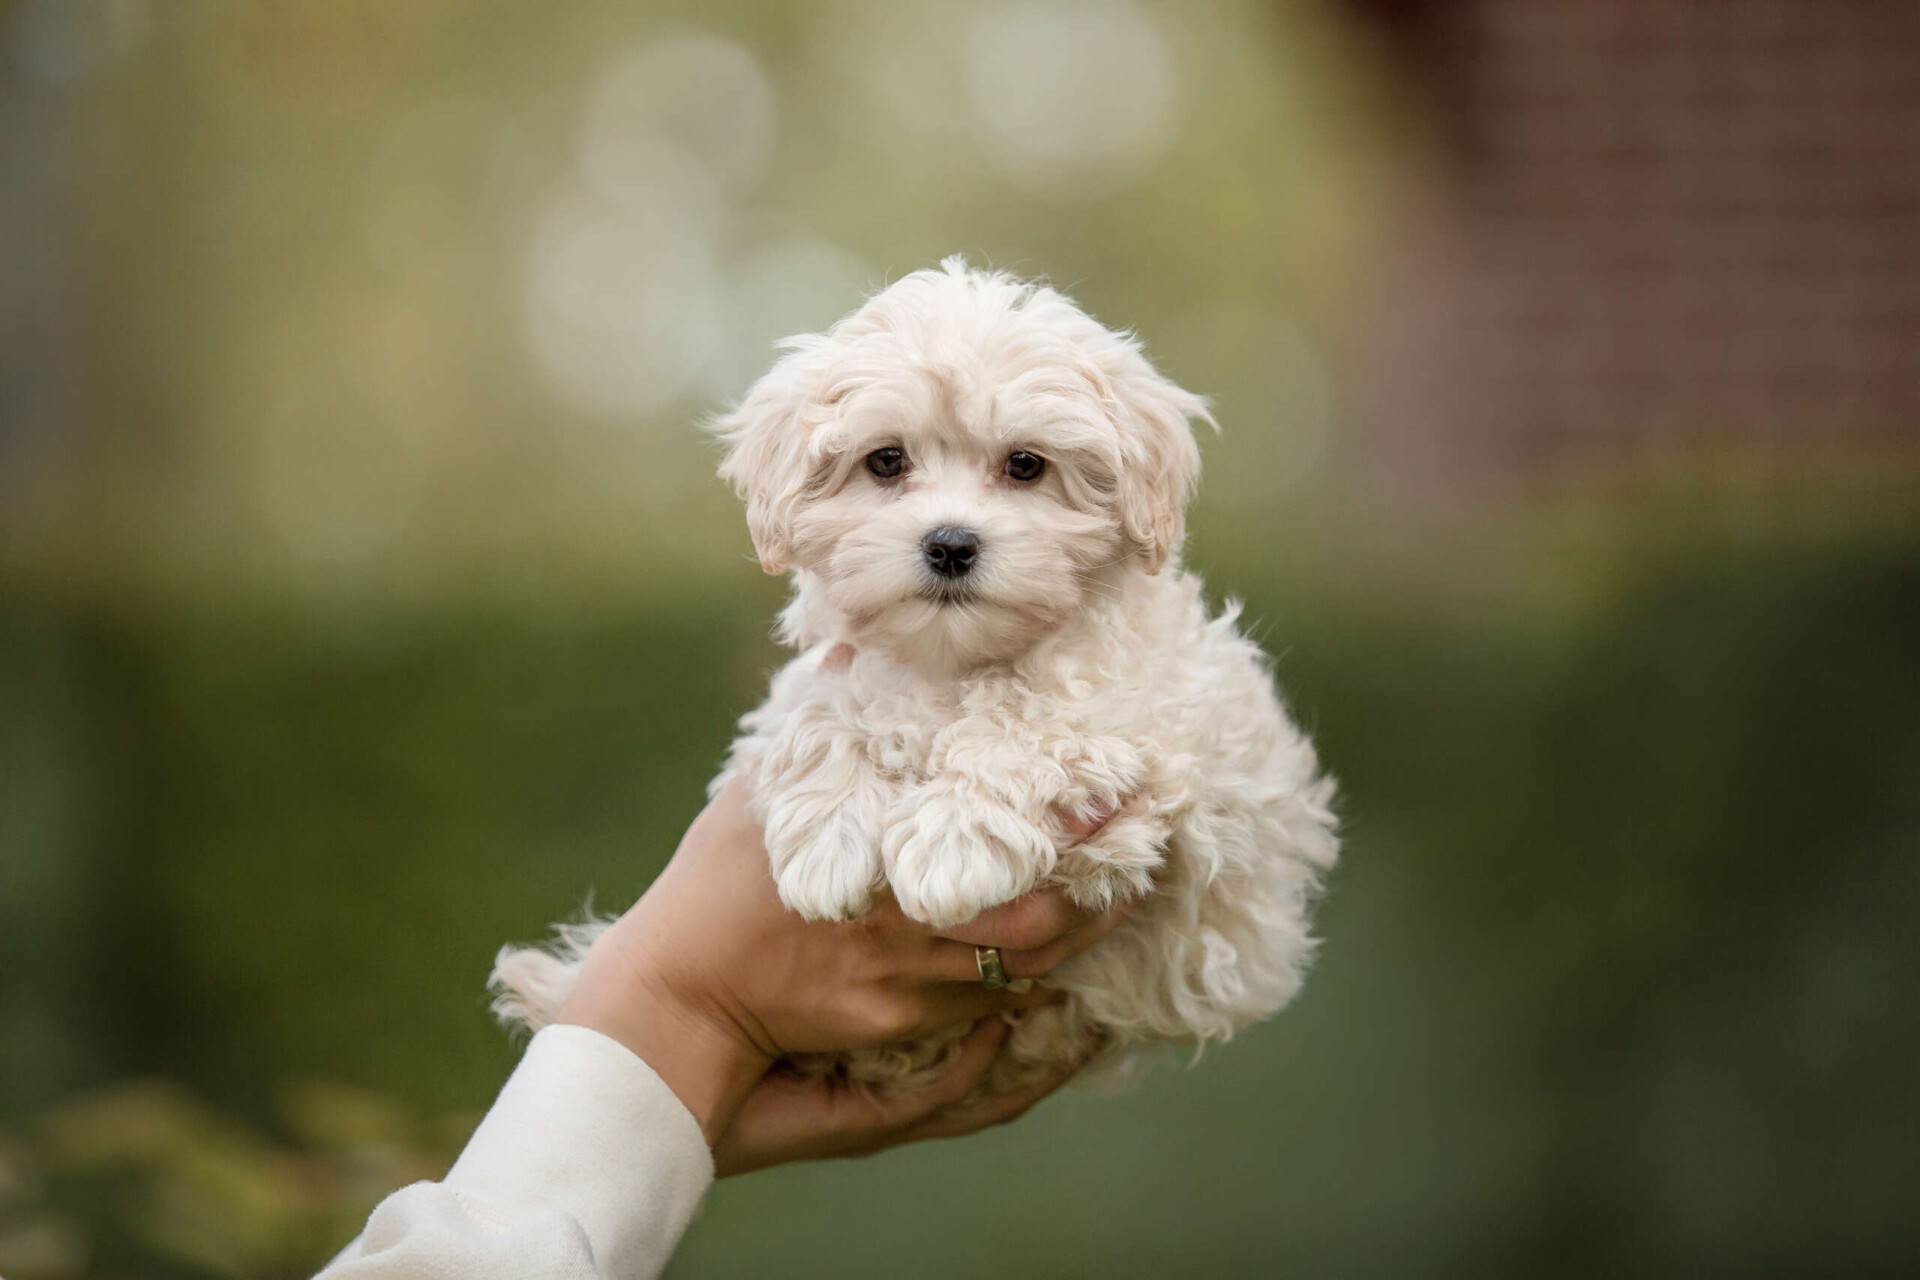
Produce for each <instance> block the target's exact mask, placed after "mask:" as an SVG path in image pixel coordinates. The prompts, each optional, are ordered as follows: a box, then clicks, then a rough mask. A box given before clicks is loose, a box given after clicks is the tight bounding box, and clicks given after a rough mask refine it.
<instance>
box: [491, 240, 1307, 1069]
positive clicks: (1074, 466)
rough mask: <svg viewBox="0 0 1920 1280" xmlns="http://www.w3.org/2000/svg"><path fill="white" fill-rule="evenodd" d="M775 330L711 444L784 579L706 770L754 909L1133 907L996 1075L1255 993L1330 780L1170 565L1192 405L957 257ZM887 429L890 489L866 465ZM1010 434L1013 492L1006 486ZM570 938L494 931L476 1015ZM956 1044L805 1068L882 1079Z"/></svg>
mask: <svg viewBox="0 0 1920 1280" xmlns="http://www.w3.org/2000/svg"><path fill="white" fill-rule="evenodd" d="M785 345H786V347H787V349H788V354H786V355H785V356H784V357H783V358H782V359H781V360H780V361H779V362H778V363H777V364H776V365H775V366H774V368H773V369H772V371H771V372H769V373H768V374H767V375H766V376H765V377H764V378H762V379H761V381H760V382H759V383H758V384H757V385H756V386H755V387H754V388H753V389H752V391H750V392H749V393H748V395H747V398H746V400H745V401H744V403H742V404H741V405H740V407H739V408H738V409H736V410H735V411H734V412H732V413H731V414H728V415H727V416H725V417H723V418H722V419H720V420H719V422H718V423H717V424H716V430H717V433H718V435H719V436H720V438H721V439H722V440H723V441H724V442H725V443H726V445H727V448H728V452H727V457H726V461H725V463H724V464H723V465H722V468H721V473H722V474H723V475H724V476H726V477H727V478H728V479H729V480H731V481H732V482H733V484H734V485H735V486H736V487H737V488H738V489H739V490H740V492H741V493H742V494H743V495H744V497H745V498H746V500H747V520H748V525H749V528H750V530H751V532H752V534H753V539H754V543H755V546H756V548H757V549H758V551H759V553H760V557H761V561H762V564H763V565H764V566H765V567H766V568H767V570H768V571H769V572H791V573H792V575H793V579H794V597H793V601H792V603H791V604H790V605H789V606H788V608H787V610H786V611H785V613H784V614H783V615H782V618H781V633H782V636H783V638H785V639H787V640H788V641H789V642H791V643H793V644H794V645H795V646H797V647H799V648H800V649H801V653H800V656H799V657H797V658H796V659H794V661H793V662H792V663H790V664H789V665H788V666H787V667H786V668H785V669H784V670H783V671H781V672H780V673H779V674H778V675H777V676H776V677H775V678H774V681H773V689H772V693H771V695H770V696H769V698H768V699H767V701H766V703H765V704H764V705H763V706H761V707H760V708H759V709H758V710H756V711H754V712H752V713H751V714H749V715H748V716H746V717H745V719H744V720H743V721H742V730H743V732H742V734H741V736H740V737H739V739H738V740H737V741H736V742H735V743H734V746H733V750H732V753H731V755H730V757H729V759H728V761H727V765H726V768H725V770H724V771H723V772H722V774H721V776H720V777H719V778H717V779H716V780H715V784H714V785H715V787H716V788H717V787H719V786H720V785H721V784H723V783H724V782H725V781H726V780H727V779H728V778H729V777H731V776H733V775H734V774H736V773H739V774H744V775H745V776H746V777H747V778H748V779H749V780H750V782H751V784H752V788H753V796H754V807H755V812H756V816H758V817H759V818H761V819H762V821H763V822H764V824H765V828H766V844H767V851H768V854H769V856H770V859H771V863H772V871H773V875H774V878H775V880H776V882H777V884H778V886H779V890H780V895H781V897H782V899H783V900H784V901H785V902H786V903H787V905H788V906H790V907H791V908H793V909H794V910H796V911H798V912H800V913H802V914H804V915H806V916H809V917H812V918H818V919H844V918H847V917H849V916H853V915H857V914H859V913H860V912H862V911H864V910H866V909H867V908H868V907H869V906H871V904H872V903H873V901H874V899H875V896H876V895H877V894H880V893H885V892H891V893H892V894H893V895H894V897H895V898H896V899H897V901H898V902H899V904H900V906H901V907H902V908H903V909H904V910H905V911H906V913H907V914H908V915H910V916H912V917H914V918H916V919H919V920H922V921H926V922H928V923H931V924H934V925H954V924H957V923H959V922H961V921H964V920H968V919H971V918H972V917H973V916H975V915H977V914H979V913H980V912H981V911H984V910H986V909H987V908H989V907H992V906H996V905H998V904H1000V903H1003V902H1007V901H1010V900H1012V899H1014V898H1016V897H1019V896H1020V895H1022V894H1024V893H1026V892H1028V891H1030V890H1032V889H1034V888H1035V887H1037V886H1040V885H1045V884H1057V885H1062V886H1064V887H1065V888H1066V889H1067V890H1068V891H1069V892H1070V893H1071V894H1072V895H1073V896H1074V897H1075V898H1076V899H1077V900H1078V901H1080V902H1081V903H1083V904H1085V905H1087V906H1090V907H1101V906H1105V905H1106V904H1108V903H1110V902H1112V901H1113V900H1114V899H1115V898H1117V897H1120V896H1123V895H1137V894H1145V895H1147V897H1146V900H1145V902H1144V903H1143V905H1141V906H1140V907H1139V908H1137V909H1136V910H1135V911H1134V912H1133V913H1132V914H1131V915H1130V916H1129V917H1128V918H1127V920H1126V922H1125V923H1124V924H1123V925H1122V926H1121V927H1120V928H1119V930H1118V931H1116V932H1115V933H1114V934H1113V935H1112V936H1110V937H1109V938H1107V939H1106V940H1105V941H1103V942H1102V943H1100V944H1099V945H1098V946H1096V947H1095V948H1093V949H1092V950H1090V951H1088V952H1086V953H1084V954H1082V955H1080V956H1079V957H1077V958H1075V959H1074V960H1072V961H1070V962H1068V963H1067V964H1066V965H1064V966H1062V967H1061V968H1060V969H1059V970H1058V971H1056V972H1055V973H1054V974H1052V975H1051V976H1050V977H1048V978H1047V979H1045V982H1046V984H1047V985H1049V986H1052V987H1057V988H1059V989H1060V990H1063V991H1065V992H1067V993H1068V996H1069V999H1068V1001H1067V1002H1066V1003H1065V1004H1064V1005H1062V1006H1059V1007H1057V1008H1050V1009H1044V1010H1041V1011H1039V1012H1036V1013H1033V1014H1030V1015H1027V1016H1025V1017H1024V1018H1022V1019H1020V1020H1019V1021H1018V1024H1017V1026H1016V1028H1015V1033H1014V1035H1013V1036H1012V1037H1011V1038H1010V1039H1009V1041H1008V1045H1007V1047H1006V1049H1005V1050H1004V1051H1003V1053H1002V1057H1001V1061H1000V1062H999V1063H998V1064H997V1065H996V1068H995V1072H994V1075H993V1078H992V1080H991V1081H990V1086H991V1087H994V1088H1007V1087H1011V1086H1012V1085H1013V1084H1014V1083H1017V1082H1018V1081H1020V1080H1023V1079H1027V1078H1031V1076H1032V1075H1033V1074H1034V1073H1036V1072H1039V1071H1043V1070H1045V1069H1047V1067H1049V1066H1050V1065H1051V1064H1054V1063H1058V1062H1061V1061H1064V1060H1067V1059H1070V1058H1075V1057H1081V1056H1088V1055H1091V1056H1092V1057H1094V1058H1095V1059H1097V1060H1098V1062H1099V1064H1100V1066H1101V1067H1102V1068H1103V1069H1104V1070H1103V1074H1105V1075H1106V1076H1108V1077H1109V1078H1112V1077H1113V1076H1114V1075H1115V1074H1116V1073H1117V1072H1119V1071H1121V1070H1124V1068H1125V1066H1126V1065H1127V1064H1128V1063H1129V1062H1130V1060H1131V1059H1132V1058H1133V1057H1134V1051H1136V1050H1138V1049H1141V1048H1143V1047H1145V1046H1148V1045H1151V1044H1154V1043H1160V1042H1169V1041H1171V1042H1178V1043H1184V1044H1188V1045H1194V1046H1199V1045H1204V1044H1206V1043H1208V1042H1212V1041H1220V1040H1225V1039H1226V1038H1227V1037H1228V1036H1230V1035H1231V1034H1232V1033H1233V1032H1234V1031H1235V1030H1236V1029H1238V1028H1240V1027H1243V1026H1245V1025H1247V1024H1248V1023H1250V1022H1253V1021H1255V1020H1257V1019H1259V1018H1263V1017H1265V1016H1267V1015H1269V1014H1271V1013H1273V1012H1275V1011H1276V1010H1278V1009H1279V1008H1280V1007H1281V1006H1282V1005H1284V1004H1285V1003H1286V1002H1287V1001H1288V1000H1289V999H1290V998H1291V997H1292V996H1293V994H1294V993H1295V992H1296V991H1297V990H1298V989H1299V986H1300V982H1301V977H1302V973H1303V970H1304V968H1305V965H1306V963H1307V960H1308V958H1309V956H1310V954H1311V952H1312V947H1313V943H1312V940H1311V938H1310V937H1309V934H1308V910H1309V907H1310V905H1311V903H1312V900H1313V898H1314V896H1315V894H1316V892H1317V890H1318V888H1319V885H1320V878H1321V876H1322V874H1323V873H1324V872H1325V871H1326V870H1327V869H1328V868H1329V867H1331V866H1332V865H1333V862H1334V859H1335V855H1336V852H1337V847H1338V844H1337V840H1336V837H1335V834H1334V819H1333V814H1332V812H1331V804H1332V799H1333V783H1332V781H1331V780H1330V779H1329V778H1327V777H1326V776H1325V775H1324V774H1322V773H1321V772H1320V770H1319V767H1318V765H1317V763H1316V761H1315V757H1314V751H1313V747H1312V745H1311V744H1310V743H1309V742H1308V741H1307V739H1306V737H1305V736H1304V735H1303V734H1302V733H1301V732H1300V730H1299V729H1298V728H1296V727H1295V726H1294V725H1293V723H1292V722H1291V721H1290V720H1289V719H1288V718H1287V715H1286V713H1285V711H1284V710H1283V709H1282V706H1281V703H1280V701H1279V699H1278V698H1277V696H1276V695H1275V691H1274V686H1273V680H1272V676H1271V673H1270V671H1269V668H1268V663H1267V661H1266V658H1265V656H1264V655H1263V654H1262V653H1261V652H1260V650H1259V648H1258V647H1257V646H1255V645H1254V644H1253V643H1252V642H1251V641H1249V640H1247V639H1246V638H1245V637H1243V636H1242V635H1240V634H1239V632H1238V631H1237V630H1236V629H1235V626H1234V622H1235V616H1236V610H1234V609H1229V610H1228V611H1227V612H1226V613H1225V614H1224V615H1223V616H1219V617H1213V616H1210V614H1209V611H1208V609H1207V607H1206V604H1205V602H1204V600H1203V599H1202V596H1201V590H1200V583H1199V580H1198V579H1196V578H1195V577H1194V576H1193V575H1191V574H1189V573H1186V572H1185V571H1184V570H1182V569H1181V567H1180V563H1179V549H1180V543H1181V540H1182V537H1183V533H1184V523H1183V510H1184V506H1185V502H1186V499H1187V496H1188V493H1189V491H1190V489H1191V488H1192V486H1193V483H1194V481H1195V479H1196V477H1197V474H1198V471H1199V453H1198V450H1197V449H1196V447H1195V445H1194V441H1193V436H1192V434H1191V431H1190V426H1189V424H1190V423H1191V422H1193V421H1211V419H1210V418H1209V416H1208V414H1207V409H1206V406H1205V403H1204V402H1203V401H1201V400H1200V399H1199V398H1198V397H1196V396H1193V395H1191V394H1189V393H1188V392H1186V391H1183V390H1181V389H1180V388H1179V387H1177V386H1175V385H1174V384H1173V383H1171V382H1170V381H1168V380H1167V379H1165V378H1163V377H1162V376H1161V375H1160V374H1159V373H1158V372H1156V371H1155V370H1154V369H1153V367H1152V366H1151V365H1150V364H1149V363H1148V362H1147V360H1146V358H1145V356H1144V355H1143V354H1142V352H1141V350H1140V347H1139V344H1138V343H1137V342H1135V341H1134V340H1133V339H1132V338H1131V337H1130V336H1129V335H1126V334H1120V333H1115V332H1112V331H1110V330H1108V329H1106V328H1104V327H1102V326H1101V325H1100V324H1098V323H1097V322H1095V321H1094V320H1092V319H1091V318H1090V317H1088V316H1087V315H1086V314H1085V313H1084V312H1082V311H1081V310H1079V308H1077V307H1076V306H1074V304H1073V303H1072V302H1071V301H1069V300H1068V299H1067V298H1065V297H1063V296H1061V295H1060V294H1058V293H1056V292H1054V291H1053V290H1051V289H1047V288H1042V287H1036V286H1033V285H1030V284H1026V283H1022V282H1020V281H1017V280H1015V279H1012V278H1010V277H1008V276H1006V275H1003V274H998V273H988V272H981V271H975V270H971V269H969V268H968V267H967V266H966V265H965V264H964V263H963V262H961V261H960V260H959V259H951V260H949V261H947V262H946V263H944V264H942V266H941V267H940V268H939V269H938V270H927V271H919V272H915V273H914V274H912V275H909V276H907V277H905V278H904V279H902V280H900V281H899V282H897V283H896V284H894V285H892V286H891V287H890V288H888V289H886V290H884V291H883V292H881V293H879V294H877V295H876V296H874V297H873V298H872V299H870V300H869V301H868V302H867V303H866V304H865V305H864V306H862V307H861V308H860V309H859V310H857V311H855V312H854V313H853V314H851V315H849V316H848V317H847V318H845V319H844V320H842V321H840V323H839V324H837V325H835V326H834V327H833V328H832V329H831V330H829V331H828V332H827V333H825V334H823V335H815V336H808V337H803V338H796V339H791V340H789V342H788V343H786V344H785ZM882 448H897V449H901V450H903V451H904V454H905V457H906V460H907V470H906V472H905V474H904V475H902V476H901V477H899V478H898V479H892V480H885V479H879V478H876V477H875V476H874V475H872V474H871V473H870V472H869V471H868V469H867V468H866V466H865V465H864V461H865V459H866V458H867V457H868V456H869V455H870V454H871V453H873V451H875V450H877V449H882ZM1014 450H1022V451H1027V452H1030V453H1033V454H1035V455H1038V456H1039V457H1041V458H1043V459H1045V461H1046V469H1045V471H1044V472H1043V474H1042V475H1041V476H1040V478H1039V479H1038V480H1036V481H1033V482H1029V483H1022V482H1019V481H1016V480H1014V479H1012V478H1010V477H1009V476H1008V475H1007V474H1006V473H1005V471H1004V466H1005V463H1006V459H1007V456H1008V454H1009V453H1010V452H1012V451H1014ZM948 525H953V526H964V527H967V528H970V529H973V530H976V531H977V532H978V534H979V538H980V544H981V549H980V553H979V558H978V561H977V562H976V565H975V568H974V570H973V572H972V573H971V574H970V575H969V576H968V578H967V584H968V588H967V590H966V593H965V595H964V598H955V597H954V595H953V594H952V593H948V594H946V595H942V594H941V592H940V591H939V590H938V588H939V587H940V586H941V585H942V584H940V583H939V582H938V581H937V580H935V579H934V578H933V577H932V575H931V574H930V573H929V571H928V569H927V567H926V564H925V562H924V559H923V557H922V555H921V550H920V543H921V539H922V538H923V537H924V536H925V535H926V533H927V532H928V531H929V530H930V529H932V528H935V527H938V526H948ZM849 645H850V646H851V647H852V650H853V656H852V659H851V662H850V663H848V662H847V661H846V649H845V648H844V647H841V646H849ZM830 653H832V654H833V655H834V658H833V660H831V661H829V660H828V655H829V654H830ZM1103 817H1104V818H1105V819H1106V820H1105V822H1104V825H1101V826H1099V828H1098V830H1097V831H1096V832H1095V834H1094V835H1093V836H1092V837H1090V838H1089V839H1087V840H1086V841H1084V842H1083V843H1079V844H1074V843H1073V842H1072V837H1071V836H1070V835H1069V825H1068V824H1069V823H1070V822H1074V823H1077V825H1078V826H1079V827H1081V828H1082V829H1084V828H1085V827H1086V826H1088V825H1093V824H1095V823H1098V822H1099V821H1100V819H1102V818H1103ZM594 932H595V929H594V927H592V926H585V927H576V928H574V929H572V930H570V931H568V932H567V933H566V934H565V935H564V936H563V938H562V940H561V943H560V944H559V945H558V946H557V947H556V948H554V949H552V950H512V949H509V950H507V951H503V952H502V953H501V956H500V960H499V964H498V966H497V968H496V970H495V973H494V985H495V987H496V990H497V991H498V992H499V999H498V1001H497V1007H498V1008H499V1009H500V1010H501V1012H502V1014H503V1016H504V1017H506V1018H508V1019H509V1020H514V1021H519V1022H524V1023H526V1024H528V1025H529V1026H534V1027H537V1026H540V1025H543V1024H544V1023H545V1022H547V1021H549V1020H550V1019H551V1018H552V1016H553V1014H554V1012H555V1011H556V1010H557V1008H558V1005H559V1001H560V999H561V998H562V997H563V996H564V994H565V992H566V990H567V988H568V987H569V985H570V984H571V980H572V975H573V970H574V967H575V966H576V965H577V964H578V960H579V956H580V955H581V954H582V953H583V951H584V949H585V947H586V946H587V945H588V944H589V943H590V942H591V940H592V936H593V934H594ZM961 1030H964V1029H963V1028H961V1029H956V1030H955V1032H954V1033H953V1034H950V1035H944V1036H938V1037H933V1038H931V1039H929V1040H927V1041H924V1042H918V1043H915V1044H911V1045H904V1046H900V1047H899V1048H897V1049H893V1050H886V1051H875V1052H870V1053H862V1054H856V1055H852V1056H850V1057H848V1058H845V1059H839V1060H820V1059H815V1060H813V1061H811V1062H808V1063H805V1064H803V1065H805V1066H808V1067H811V1068H812V1069H816V1070H830V1069H836V1070H837V1069H844V1070H846V1071H847V1072H849V1074H851V1075H852V1076H853V1077H854V1078H856V1079H860V1080H864V1081H868V1082H871V1083H874V1084H878V1085H882V1086H893V1087H902V1088H911V1087H914V1086H915V1085H916V1084H918V1083H919V1082H921V1081H922V1080H924V1079H925V1078H927V1073H928V1072H929V1071H930V1070H931V1069H932V1068H933V1067H934V1066H936V1065H937V1064H938V1063H939V1061H940V1060H941V1058H942V1056H943V1054H944V1053H945V1052H946V1050H947V1048H948V1046H949V1045H950V1044H951V1043H952V1041H953V1040H954V1039H955V1038H956V1037H957V1035H958V1033H959V1031H961Z"/></svg>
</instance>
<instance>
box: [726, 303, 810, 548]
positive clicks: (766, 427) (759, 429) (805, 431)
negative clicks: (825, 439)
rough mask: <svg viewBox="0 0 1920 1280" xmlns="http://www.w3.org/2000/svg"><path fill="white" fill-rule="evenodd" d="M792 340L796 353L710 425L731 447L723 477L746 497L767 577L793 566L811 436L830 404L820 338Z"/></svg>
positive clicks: (749, 523)
mask: <svg viewBox="0 0 1920 1280" xmlns="http://www.w3.org/2000/svg"><path fill="white" fill-rule="evenodd" d="M789 342H790V344H791V347H792V350H791V352H790V354H788V355H786V356H784V357H783V358H782V359H781V360H780V361H779V362H778V363H777V364H775V365H774V366H773V368H772V369H770V370H768V371H767V373H766V374H765V375H764V376H763V377H761V379H760V381H758V382H756V383H754V384H753V387H752V389H751V390H749V391H748V392H747V395H746V398H745V399H744V400H742V401H741V402H740V404H739V406H738V407H737V408H735V409H734V410H733V411H732V412H731V413H727V414H722V415H721V416H720V417H718V418H715V419H713V420H712V421H711V422H709V423H708V424H707V429H708V430H709V431H711V432H713V434H714V435H715V436H717V437H719V439H720V441H721V443H722V444H723V445H725V446H726V456H725V457H724V458H723V459H722V460H721V463H720V477H721V479H723V480H725V481H726V482H727V483H728V484H730V485H732V486H733V491H734V492H735V493H736V494H738V495H740V497H742V498H743V499H745V500H746V504H747V532H748V533H749V534H750V535H752V537H753V549H754V550H755V551H756V552H758V553H759V556H760V567H761V568H762V569H764V570H766V571H767V572H768V573H785V572H786V571H787V570H788V569H789V568H791V567H792V564H793V516H794V512H795V509H796V508H797V507H798V506H799V504H800V499H801V496H802V495H803V494H804V493H805V491H806V487H807V481H808V479H809V476H810V473H811V470H812V465H813V452H812V450H811V449H810V448H809V437H810V436H811V435H812V433H813V429H814V428H815V427H816V426H817V425H818V423H817V421H816V419H817V417H818V415H819V412H820V411H821V410H822V409H824V408H825V407H826V406H825V405H823V404H822V403H821V400H820V398H819V394H818V392H819V389H820V386H821V381H822V370H821V367H820V366H821V360H820V353H821V339H819V338H798V339H790V340H789Z"/></svg>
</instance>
